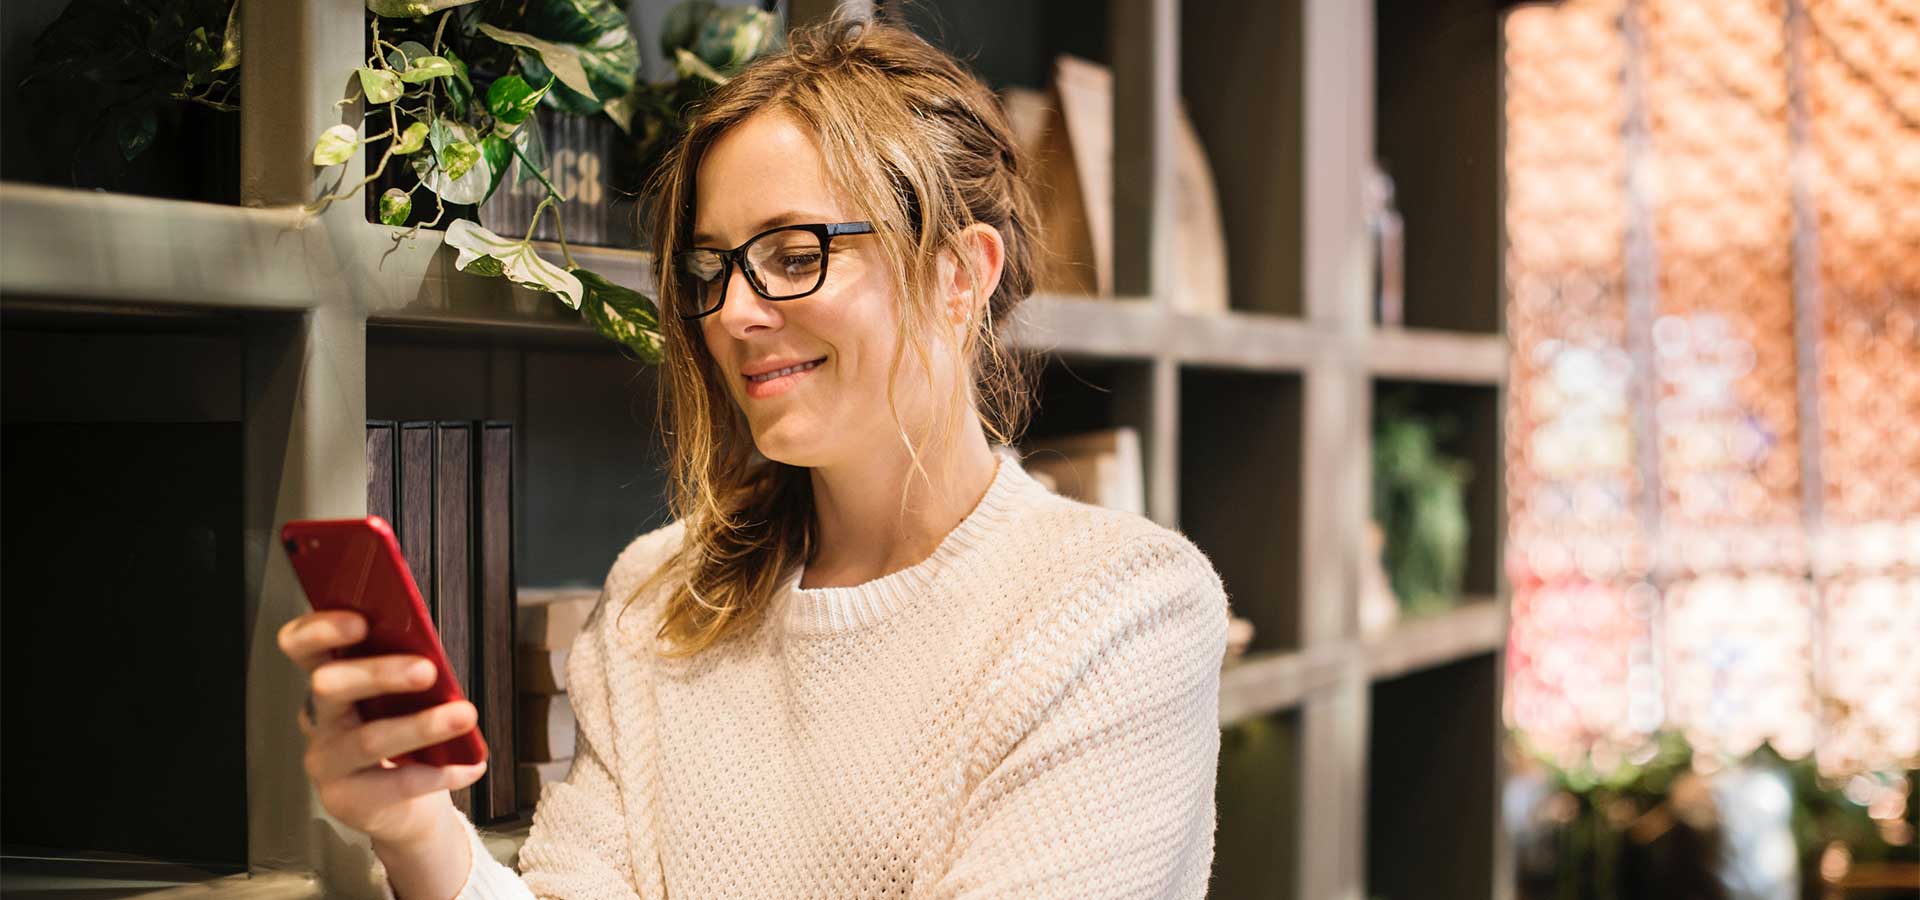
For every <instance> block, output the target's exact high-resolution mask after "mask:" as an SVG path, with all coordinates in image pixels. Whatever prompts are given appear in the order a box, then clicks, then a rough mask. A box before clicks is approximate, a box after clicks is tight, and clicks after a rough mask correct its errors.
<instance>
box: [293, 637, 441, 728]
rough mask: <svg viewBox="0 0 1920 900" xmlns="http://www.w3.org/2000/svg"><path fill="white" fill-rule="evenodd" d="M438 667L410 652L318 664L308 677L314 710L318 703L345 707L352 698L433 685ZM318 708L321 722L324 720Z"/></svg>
mask: <svg viewBox="0 0 1920 900" xmlns="http://www.w3.org/2000/svg"><path fill="white" fill-rule="evenodd" d="M438 677H439V670H438V669H436V668H434V665H433V663H432V662H431V661H429V660H428V659H427V658H426V657H424V656H420V655H418V654H414V653H392V654H387V655H383V656H362V657H356V658H351V659H339V660H333V661H331V662H326V663H322V664H321V665H320V667H319V668H317V669H314V670H313V675H312V677H311V679H310V681H311V684H312V688H313V702H314V706H315V707H316V709H319V707H320V706H321V705H322V704H328V705H331V706H333V707H345V706H348V705H350V704H352V703H353V702H354V701H356V700H365V699H367V698H369V697H379V696H383V695H386V694H411V693H414V692H417V691H423V690H426V689H427V688H429V687H432V686H433V683H434V681H435V680H436V679H437V678H438ZM326 719H327V716H326V712H325V710H321V716H320V720H321V721H323V722H324V721H326Z"/></svg>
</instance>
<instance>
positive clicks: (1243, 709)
mask: <svg viewBox="0 0 1920 900" xmlns="http://www.w3.org/2000/svg"><path fill="white" fill-rule="evenodd" d="M1342 656H1343V654H1342V653H1341V652H1340V651H1338V650H1337V649H1328V650H1313V651H1300V650H1289V651H1281V652H1270V653H1255V654H1252V655H1249V656H1248V657H1246V658H1245V659H1241V660H1237V661H1234V662H1231V663H1228V664H1227V665H1226V666H1224V667H1223V668H1221V670H1220V724H1221V725H1231V724H1233V723H1235V722H1239V721H1241V720H1244V719H1250V718H1253V717H1254V716H1260V715H1266V714H1267V713H1271V712H1277V711H1279V710H1283V709H1290V708H1292V707H1295V706H1298V705H1300V703H1301V701H1303V700H1305V699H1306V698H1307V697H1308V696H1309V695H1312V694H1315V693H1318V692H1320V691H1322V690H1325V689H1327V688H1330V687H1332V686H1334V685H1335V684H1337V683H1338V682H1339V680H1340V670H1341V667H1342V666H1343V664H1344V662H1343V659H1342Z"/></svg>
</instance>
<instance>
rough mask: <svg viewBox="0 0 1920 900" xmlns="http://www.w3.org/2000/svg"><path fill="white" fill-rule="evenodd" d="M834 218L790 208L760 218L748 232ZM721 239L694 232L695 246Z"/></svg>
mask: <svg viewBox="0 0 1920 900" xmlns="http://www.w3.org/2000/svg"><path fill="white" fill-rule="evenodd" d="M833 220H834V219H833V217H832V216H829V215H825V214H823V213H810V212H803V211H801V210H797V209H790V210H787V211H786V212H783V213H778V214H776V215H772V216H768V217H767V218H765V219H762V220H760V224H758V225H755V226H753V230H752V231H750V232H748V233H747V234H748V236H749V237H751V236H753V235H756V234H759V233H760V232H762V231H766V230H767V229H769V228H777V227H779V226H781V225H793V224H796V223H799V222H827V221H833ZM719 240H720V239H719V237H718V236H717V235H714V234H712V233H710V232H706V231H695V232H694V233H693V245H694V246H700V247H705V246H716V245H717V244H718V243H719Z"/></svg>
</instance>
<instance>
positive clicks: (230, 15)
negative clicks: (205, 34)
mask: <svg viewBox="0 0 1920 900" xmlns="http://www.w3.org/2000/svg"><path fill="white" fill-rule="evenodd" d="M239 65H240V0H233V7H232V8H231V9H228V10H227V31H226V34H225V35H223V36H222V37H221V39H220V64H219V65H217V66H214V67H213V70H214V71H215V72H224V71H226V70H228V69H232V68H236V67H238V66H239Z"/></svg>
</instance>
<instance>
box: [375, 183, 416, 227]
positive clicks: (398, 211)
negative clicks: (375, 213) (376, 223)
mask: <svg viewBox="0 0 1920 900" xmlns="http://www.w3.org/2000/svg"><path fill="white" fill-rule="evenodd" d="M411 212H413V195H412V194H409V193H407V192H406V191H403V190H401V189H399V188H387V192H386V193H384V194H381V195H380V221H382V222H385V223H386V224H388V225H405V224H406V223H407V214H408V213H411Z"/></svg>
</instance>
